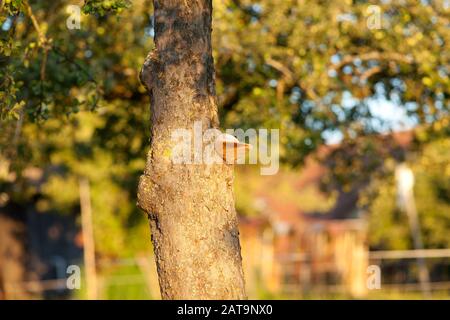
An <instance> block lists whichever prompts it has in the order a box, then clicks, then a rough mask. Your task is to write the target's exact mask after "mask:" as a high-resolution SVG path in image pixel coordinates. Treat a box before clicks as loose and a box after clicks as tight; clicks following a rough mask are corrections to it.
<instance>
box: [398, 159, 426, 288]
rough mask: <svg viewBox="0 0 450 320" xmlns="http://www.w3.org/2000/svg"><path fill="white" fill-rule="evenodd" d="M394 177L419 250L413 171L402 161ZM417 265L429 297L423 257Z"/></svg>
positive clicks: (420, 237)
mask: <svg viewBox="0 0 450 320" xmlns="http://www.w3.org/2000/svg"><path fill="white" fill-rule="evenodd" d="M395 177H396V180H397V192H398V196H399V200H400V205H401V206H402V207H403V209H404V210H405V211H406V214H407V215H408V220H409V226H410V228H411V235H412V238H413V244H414V249H416V250H421V249H423V241H422V235H421V233H420V223H419V219H418V216H417V208H416V203H415V200H414V173H413V172H412V170H411V169H410V168H409V167H408V166H407V165H406V164H404V163H402V164H400V165H398V166H397V169H396V171H395ZM417 267H418V268H419V281H420V287H421V290H422V294H423V295H424V296H426V297H430V296H431V289H430V275H429V272H428V268H427V266H426V264H425V260H424V258H423V257H418V258H417Z"/></svg>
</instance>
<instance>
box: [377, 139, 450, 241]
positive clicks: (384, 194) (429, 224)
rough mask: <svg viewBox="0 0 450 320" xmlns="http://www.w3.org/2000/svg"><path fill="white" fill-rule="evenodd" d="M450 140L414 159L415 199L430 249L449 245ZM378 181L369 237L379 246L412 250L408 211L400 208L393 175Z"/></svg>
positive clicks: (438, 144) (427, 149)
mask: <svg viewBox="0 0 450 320" xmlns="http://www.w3.org/2000/svg"><path fill="white" fill-rule="evenodd" d="M449 159H450V139H448V138H447V139H441V140H437V141H435V142H433V143H431V144H430V145H428V146H426V148H425V149H424V150H423V152H422V153H421V154H420V156H418V157H417V159H415V160H414V161H411V167H412V170H413V171H414V174H415V180H416V182H415V189H414V193H415V201H416V204H417V211H418V215H419V220H420V225H421V228H422V234H423V238H424V245H425V247H426V248H448V247H449V246H450V238H449V237H448V230H449V229H450V215H449V214H448V213H449V212H450V183H449V181H450V161H449ZM374 184H376V190H377V194H376V196H375V198H374V199H373V200H372V201H371V202H370V203H371V204H370V206H369V214H370V215H369V219H370V222H369V226H370V233H369V236H370V237H369V240H370V245H371V246H372V247H373V248H377V249H412V241H411V233H410V229H409V224H408V219H407V216H406V213H405V212H403V211H401V210H400V209H399V208H398V205H397V201H396V189H395V182H394V180H393V178H391V179H383V180H379V181H377V182H374Z"/></svg>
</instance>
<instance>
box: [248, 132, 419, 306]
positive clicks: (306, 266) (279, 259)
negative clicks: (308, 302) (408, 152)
mask: <svg viewBox="0 0 450 320" xmlns="http://www.w3.org/2000/svg"><path fill="white" fill-rule="evenodd" d="M412 138H413V135H412V132H397V133H394V134H391V135H383V136H378V137H375V139H376V140H378V142H380V141H381V142H382V143H381V144H380V145H382V146H383V152H389V153H391V155H393V156H394V157H397V158H401V157H402V156H403V154H404V150H405V149H407V148H409V147H410V146H411V144H412ZM331 152H340V153H347V154H349V155H350V156H351V154H352V150H351V148H348V146H344V147H342V146H329V147H324V148H323V149H321V150H319V152H318V153H319V157H322V159H324V158H325V160H326V161H328V160H327V157H328V155H329V154H330V153H331ZM376 152H379V151H378V150H377V151H376ZM368 158H370V155H369V156H368ZM316 159H317V158H315V157H309V158H308V159H307V161H306V164H305V167H304V168H303V169H302V170H301V171H300V172H298V171H291V172H285V173H281V174H277V175H275V176H271V177H267V178H264V179H260V180H259V184H260V185H259V187H258V199H257V202H258V206H259V209H260V214H258V215H257V216H255V217H241V218H240V231H241V243H242V256H243V260H244V268H245V273H246V279H247V286H248V290H249V291H250V292H255V291H256V290H259V289H263V290H267V291H268V292H272V293H274V294H279V293H289V294H291V293H292V294H301V295H305V294H306V295H307V294H309V293H313V292H314V293H317V291H319V292H326V293H337V294H343V295H346V296H352V297H363V296H365V295H366V293H367V288H366V280H367V266H368V253H369V252H368V250H369V249H368V244H367V222H366V220H365V212H364V210H363V209H360V208H359V207H358V199H359V196H360V192H361V189H362V188H363V187H364V182H361V183H360V184H359V186H360V187H354V188H353V189H351V190H347V189H346V188H344V187H342V186H339V185H336V186H334V190H333V192H332V193H324V192H321V188H320V184H321V180H322V179H323V178H324V176H325V174H326V173H327V170H329V169H327V168H326V167H325V166H324V165H321V164H319V161H317V160H316ZM369 160H370V161H371V160H372V159H369ZM375 160H376V159H375ZM247 178H248V177H247ZM286 183H287V184H288V186H286ZM280 188H284V189H287V191H286V192H285V193H286V196H283V195H280V193H279V192H277V190H278V189H280ZM289 193H291V194H295V195H296V197H297V198H298V199H296V198H295V197H292V196H287V195H288V194H289ZM305 194H308V195H307V196H305ZM331 198H333V199H331ZM325 203H331V205H323V204H325ZM315 207H322V208H321V209H320V210H317V209H316V208H315ZM261 287H262V288H261Z"/></svg>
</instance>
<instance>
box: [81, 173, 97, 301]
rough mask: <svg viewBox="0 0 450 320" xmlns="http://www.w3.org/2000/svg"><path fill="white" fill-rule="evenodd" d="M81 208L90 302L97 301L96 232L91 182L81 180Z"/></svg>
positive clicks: (84, 179)
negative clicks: (93, 224)
mask: <svg viewBox="0 0 450 320" xmlns="http://www.w3.org/2000/svg"><path fill="white" fill-rule="evenodd" d="M79 184H80V206H81V229H82V233H83V249H84V250H83V251H84V267H85V269H86V285H87V296H88V299H89V300H97V295H98V289H97V271H96V268H95V244H94V230H93V228H92V208H91V195H90V189H89V180H88V179H87V178H81V179H80V181H79Z"/></svg>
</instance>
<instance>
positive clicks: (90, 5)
mask: <svg viewBox="0 0 450 320" xmlns="http://www.w3.org/2000/svg"><path fill="white" fill-rule="evenodd" d="M130 5H131V1H129V0H85V3H84V6H83V12H84V13H86V14H98V15H99V16H104V15H105V14H107V13H120V12H122V11H123V10H124V9H126V8H128V7H130Z"/></svg>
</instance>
